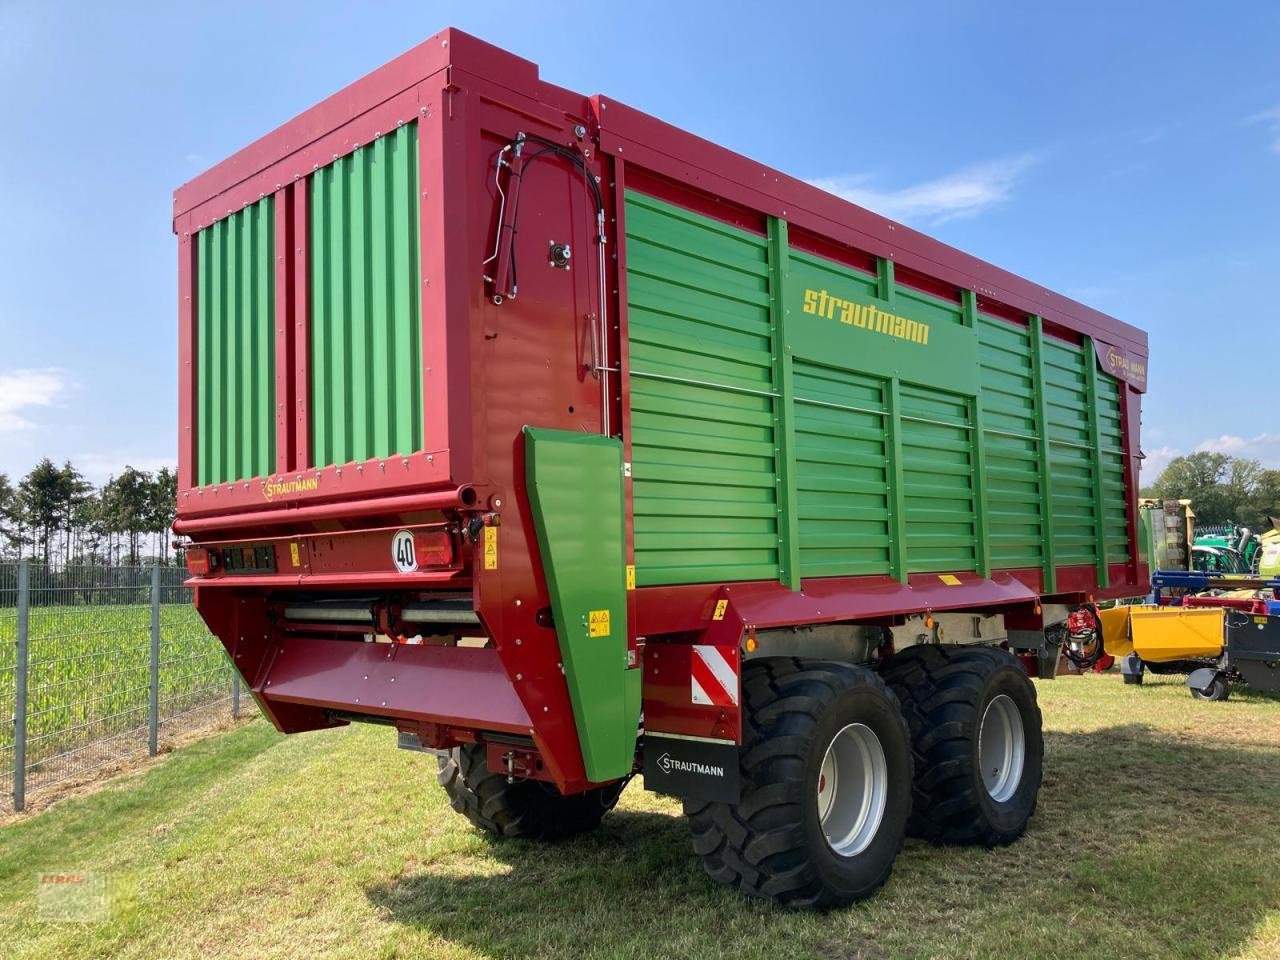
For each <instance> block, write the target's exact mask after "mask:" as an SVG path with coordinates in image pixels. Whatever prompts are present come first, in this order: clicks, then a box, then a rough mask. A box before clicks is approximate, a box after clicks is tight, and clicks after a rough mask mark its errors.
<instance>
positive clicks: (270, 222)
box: [195, 197, 276, 485]
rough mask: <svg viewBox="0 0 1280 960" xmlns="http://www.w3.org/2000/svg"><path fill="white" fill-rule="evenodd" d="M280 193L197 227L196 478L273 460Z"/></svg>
mask: <svg viewBox="0 0 1280 960" xmlns="http://www.w3.org/2000/svg"><path fill="white" fill-rule="evenodd" d="M274 210H275V207H274V199H273V198H272V197H265V198H263V199H262V200H259V201H258V202H257V203H255V204H252V205H250V206H248V207H245V208H244V209H243V210H240V211H238V212H236V213H233V214H231V215H230V216H228V217H227V218H226V219H224V220H219V221H218V222H217V223H214V224H211V225H210V226H208V227H205V228H204V229H203V230H201V231H200V232H198V233H197V234H196V238H195V242H196V271H195V291H196V292H195V296H196V391H197V393H196V417H195V419H196V430H197V434H196V482H197V483H199V484H201V485H205V484H212V483H228V482H231V481H235V480H248V479H250V478H252V477H265V476H268V475H269V474H270V473H271V472H272V471H273V470H274V468H275V426H276V419H275V393H274V391H275V363H276V356H275V286H274V284H275V269H274V263H275V257H274V250H273V244H274V237H275V217H274Z"/></svg>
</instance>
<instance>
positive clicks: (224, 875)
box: [0, 676, 1280, 960]
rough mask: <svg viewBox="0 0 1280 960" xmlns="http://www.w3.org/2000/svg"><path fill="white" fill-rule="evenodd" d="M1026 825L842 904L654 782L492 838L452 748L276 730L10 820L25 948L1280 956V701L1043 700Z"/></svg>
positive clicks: (1180, 695) (1174, 691)
mask: <svg viewBox="0 0 1280 960" xmlns="http://www.w3.org/2000/svg"><path fill="white" fill-rule="evenodd" d="M1038 689H1039V693H1040V699H1041V703H1042V705H1043V707H1044V714H1045V720H1046V724H1047V732H1046V743H1047V756H1046V764H1045V765H1046V778H1045V783H1044V789H1043V792H1042V793H1041V799H1040V806H1039V811H1038V813H1037V816H1036V817H1035V819H1034V820H1033V821H1032V825H1031V828H1030V831H1029V832H1028V834H1027V836H1026V837H1025V838H1024V839H1023V840H1021V841H1020V842H1019V843H1017V844H1015V845H1013V846H1012V847H1009V848H1006V849H1002V850H995V851H986V850H975V849H937V848H932V847H928V846H925V845H923V844H920V843H916V842H912V843H909V844H908V846H907V848H906V850H905V851H904V853H903V855H902V857H901V858H900V859H899V861H898V866H897V869H896V871H895V873H894V877H893V879H892V880H891V881H890V883H889V885H888V886H887V887H886V888H885V889H884V890H883V891H882V892H881V893H880V895H879V896H877V897H876V898H875V899H874V900H872V901H870V902H868V903H865V904H862V905H859V906H856V907H853V908H851V909H848V910H844V911H839V912H835V913H831V914H827V915H823V916H814V915H805V914H790V913H785V912H781V911H778V910H773V909H769V908H764V907H759V906H753V905H750V904H747V903H745V902H743V901H741V900H740V899H738V897H736V896H735V895H734V894H732V893H730V892H728V891H726V890H723V889H720V888H717V887H715V886H713V885H712V884H711V882H710V881H709V880H707V879H706V878H705V877H704V876H703V874H702V872H701V869H700V867H699V866H698V864H697V863H696V861H695V860H694V859H693V857H692V856H691V855H690V852H689V849H688V844H687V840H686V836H685V830H684V824H683V822H682V821H681V820H680V819H679V818H678V816H677V812H678V808H677V805H676V804H675V803H674V802H672V801H669V800H666V799H661V798H656V797H654V796H653V795H651V794H647V793H645V792H644V791H642V790H641V789H640V787H639V785H638V784H633V785H632V786H631V787H630V788H629V789H628V791H627V792H626V794H625V795H624V797H623V800H622V803H621V805H620V808H619V809H618V810H617V811H615V812H614V813H612V814H610V815H609V816H608V817H606V818H605V823H604V826H603V827H602V829H601V830H600V831H598V832H597V833H595V834H593V835H591V836H588V837H584V838H581V839H578V840H574V841H570V842H567V843H563V844H560V845H558V846H554V847H546V846H539V845H533V844H526V843H518V842H510V841H508V842H491V841H490V840H488V839H487V838H485V837H483V836H481V835H480V834H479V833H477V832H475V831H474V830H472V829H471V828H470V827H469V826H468V825H467V824H466V823H465V821H463V820H462V819H461V818H460V817H457V816H455V815H453V814H452V813H450V812H449V810H448V808H447V807H446V805H445V802H444V799H443V795H442V793H441V792H440V791H439V789H438V788H437V787H436V786H435V783H434V777H433V773H434V764H435V761H434V759H433V758H432V757H430V756H427V755H423V754H416V753H408V752H405V751H398V750H396V749H394V747H393V743H392V734H391V733H390V731H388V730H386V729H384V728H377V727H373V728H371V727H353V728H350V729H345V730H340V731H330V732H325V733H317V734H306V735H303V736H298V737H290V738H284V737H281V736H278V735H277V734H275V733H274V732H273V731H272V730H271V729H270V727H269V726H268V725H267V724H265V723H261V722H259V723H252V724H245V725H242V726H241V727H239V728H238V729H236V730H234V731H232V732H230V733H226V734H222V735H219V736H216V737H212V738H209V739H207V740H204V741H201V742H199V743H196V744H195V745H193V746H190V747H187V748H185V749H183V750H181V751H178V752H176V753H173V754H171V755H170V756H168V757H167V758H165V759H163V760H161V761H159V762H158V763H156V764H155V765H153V766H151V767H150V768H148V769H147V770H145V771H142V772H139V773H136V774H134V775H131V776H127V777H123V778H120V779H117V780H116V781H113V782H111V783H110V784H108V785H107V786H106V787H104V788H103V789H101V790H99V791H98V792H96V793H93V794H91V795H87V796H81V797H74V798H70V799H68V800H65V801H62V802H61V803H59V804H57V805H55V806H54V807H53V808H51V809H49V810H48V811H46V812H44V813H42V814H39V815H37V816H33V817H30V818H27V819H25V820H17V821H13V822H11V823H9V824H8V825H6V826H4V827H0V930H4V931H5V933H4V935H3V941H0V942H3V943H4V948H5V949H4V951H3V952H4V954H5V956H6V957H13V958H15V960H17V958H30V957H138V958H143V957H145V958H153V957H166V958H184V957H201V956H235V957H281V958H286V957H287V958H293V957H315V956H323V957H365V956H373V957H387V958H390V957H441V958H462V957H469V958H472V957H494V958H497V957H575V958H576V957H594V956H607V957H629V958H666V957H691V958H692V957H721V956H723V957H733V958H771V960H772V958H778V957H817V958H837V957H839V958H845V957H864V958H879V957H895V958H896V957H904V958H923V957H939V958H942V957H945V958H954V957H992V958H995V957H1002V958H1003V957H1064V958H1066V957H1070V958H1073V960H1087V958H1099V960H1101V958H1107V960H1111V958H1114V957H1126V958H1128V957H1137V958H1147V957H1150V958H1157V957H1159V958H1165V957H1239V958H1252V960H1262V958H1275V957H1278V956H1280V802H1278V801H1280V701H1277V700H1275V699H1265V698H1262V697H1259V696H1241V695H1238V694H1237V695H1233V699H1232V700H1230V701H1229V702H1227V703H1223V704H1206V703H1197V702H1195V701H1193V700H1192V699H1191V698H1190V697H1189V696H1188V695H1187V693H1186V690H1185V688H1184V687H1183V686H1182V685H1181V683H1180V682H1178V681H1177V680H1176V679H1175V678H1149V679H1148V684H1147V685H1146V686H1144V687H1142V688H1133V687H1125V686H1123V685H1122V684H1121V682H1120V678H1119V677H1118V676H1088V677H1080V678H1066V679H1062V680H1058V681H1056V682H1053V683H1040V684H1038ZM50 870H62V871H101V872H106V873H107V874H109V876H110V879H111V889H112V905H111V908H110V919H109V920H107V921H106V922H102V923H98V924H50V923H42V922H41V921H39V920H38V919H36V916H35V909H34V904H35V887H36V874H37V872H39V871H50Z"/></svg>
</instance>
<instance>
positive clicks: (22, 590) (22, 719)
mask: <svg viewBox="0 0 1280 960" xmlns="http://www.w3.org/2000/svg"><path fill="white" fill-rule="evenodd" d="M30 626H31V567H30V565H29V564H28V563H27V561H26V560H19V561H18V649H17V651H16V655H17V659H16V660H15V662H14V676H13V679H14V695H13V809H14V810H22V809H23V808H24V807H25V806H26V805H27V661H28V659H29V656H30V655H29V640H30Z"/></svg>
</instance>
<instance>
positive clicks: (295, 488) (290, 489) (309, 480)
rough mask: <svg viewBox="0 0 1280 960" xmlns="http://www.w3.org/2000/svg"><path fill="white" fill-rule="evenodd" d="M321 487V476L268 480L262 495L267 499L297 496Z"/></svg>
mask: <svg viewBox="0 0 1280 960" xmlns="http://www.w3.org/2000/svg"><path fill="white" fill-rule="evenodd" d="M319 489H320V478H319V477H300V478H298V479H297V480H268V481H267V482H266V483H264V484H263V485H262V495H263V497H265V498H266V499H267V500H274V499H275V498H276V497H289V496H297V495H298V494H300V493H310V492H311V491H312V490H319Z"/></svg>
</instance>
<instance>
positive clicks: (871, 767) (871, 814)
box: [817, 723, 889, 857]
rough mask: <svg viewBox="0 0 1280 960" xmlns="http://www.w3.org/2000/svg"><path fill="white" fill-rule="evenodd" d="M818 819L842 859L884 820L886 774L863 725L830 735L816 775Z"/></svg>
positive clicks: (874, 739)
mask: <svg viewBox="0 0 1280 960" xmlns="http://www.w3.org/2000/svg"><path fill="white" fill-rule="evenodd" d="M817 788H818V820H819V822H820V823H821V824H822V834H823V836H825V837H826V838H827V844H828V845H829V846H830V847H831V849H832V850H833V851H834V852H835V853H836V854H838V855H839V856H842V857H855V856H857V855H858V854H860V853H861V852H862V851H863V850H865V849H867V847H868V846H870V844H871V841H872V840H874V839H875V836H876V831H878V830H879V829H880V821H881V820H883V819H884V808H885V802H886V800H887V799H888V794H889V771H888V767H887V765H886V764H885V761H884V748H883V747H881V746H880V738H879V737H877V736H876V735H875V733H874V732H872V730H871V728H870V727H868V726H866V725H865V724H862V723H851V724H849V725H848V726H847V727H845V728H844V729H843V730H841V731H840V732H839V733H837V734H836V735H835V737H834V738H833V739H832V741H831V743H830V744H829V745H828V746H827V752H826V755H825V756H824V757H823V758H822V769H821V770H820V771H819V772H818V783H817Z"/></svg>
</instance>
